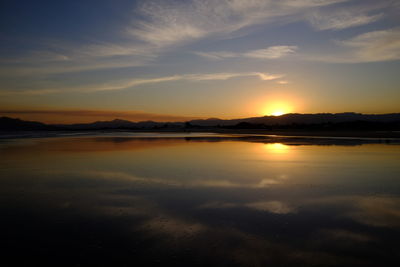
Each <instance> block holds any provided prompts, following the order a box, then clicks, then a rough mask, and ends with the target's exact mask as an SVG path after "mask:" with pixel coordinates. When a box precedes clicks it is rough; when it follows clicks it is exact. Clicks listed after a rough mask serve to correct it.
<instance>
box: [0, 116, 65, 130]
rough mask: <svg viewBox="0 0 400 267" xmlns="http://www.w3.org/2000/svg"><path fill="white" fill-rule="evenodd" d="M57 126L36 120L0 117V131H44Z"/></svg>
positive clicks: (54, 128)
mask: <svg viewBox="0 0 400 267" xmlns="http://www.w3.org/2000/svg"><path fill="white" fill-rule="evenodd" d="M56 129H57V127H55V126H52V125H47V124H44V123H41V122H36V121H23V120H20V119H13V118H8V117H0V130H1V131H46V130H56Z"/></svg>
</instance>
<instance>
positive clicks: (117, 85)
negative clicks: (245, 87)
mask: <svg viewBox="0 0 400 267" xmlns="http://www.w3.org/2000/svg"><path fill="white" fill-rule="evenodd" d="M284 76H285V75H284V74H271V73H263V72H242V73H229V72H223V73H206V74H183V75H172V76H164V77H156V78H145V79H144V78H143V79H129V80H124V81H114V82H112V83H107V84H95V85H93V84H91V85H86V86H85V85H83V86H78V87H68V88H59V89H38V90H19V91H11V90H9V91H4V90H3V91H0V95H44V94H52V93H68V92H80V93H84V92H86V93H88V92H98V91H114V90H125V89H129V88H134V87H138V86H141V85H146V84H157V83H164V82H172V81H188V82H201V81H224V80H228V79H232V78H239V77H258V78H259V79H260V80H262V81H272V80H277V79H280V78H282V77H284Z"/></svg>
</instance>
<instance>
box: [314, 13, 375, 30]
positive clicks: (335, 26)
mask: <svg viewBox="0 0 400 267" xmlns="http://www.w3.org/2000/svg"><path fill="white" fill-rule="evenodd" d="M381 18H383V13H379V14H375V15H368V14H355V13H354V12H349V11H347V10H342V11H340V12H333V13H328V12H325V13H320V12H315V13H313V14H312V15H310V16H309V18H308V20H309V22H310V23H311V25H312V26H314V27H315V28H316V29H318V30H342V29H347V28H351V27H356V26H361V25H365V24H369V23H372V22H375V21H378V20H379V19H381Z"/></svg>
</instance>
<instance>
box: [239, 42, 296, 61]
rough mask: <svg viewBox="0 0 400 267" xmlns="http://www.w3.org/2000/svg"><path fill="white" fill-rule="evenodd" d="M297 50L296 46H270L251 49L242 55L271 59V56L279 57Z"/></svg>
mask: <svg viewBox="0 0 400 267" xmlns="http://www.w3.org/2000/svg"><path fill="white" fill-rule="evenodd" d="M296 50H297V46H287V45H280V46H271V47H268V48H266V49H259V50H253V51H250V52H247V53H244V54H243V56H245V57H251V58H260V59H272V58H281V57H284V56H286V55H289V54H292V53H294V52H295V51H296Z"/></svg>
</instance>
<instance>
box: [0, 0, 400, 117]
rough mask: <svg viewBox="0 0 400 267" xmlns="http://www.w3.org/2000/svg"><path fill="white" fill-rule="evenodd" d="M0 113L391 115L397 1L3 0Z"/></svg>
mask: <svg viewBox="0 0 400 267" xmlns="http://www.w3.org/2000/svg"><path fill="white" fill-rule="evenodd" d="M0 20H1V22H0V27H1V28H0V40H1V42H0V47H1V49H0V51H1V54H0V56H1V59H0V80H1V83H0V115H5V116H10V117H18V118H23V119H31V120H38V121H44V122H51V123H59V122H68V123H69V122H84V121H85V122H88V121H96V120H108V119H114V118H121V119H128V120H132V121H140V120H158V121H177V120H186V119H191V118H208V117H219V118H239V117H249V116H262V115H271V114H274V115H279V114H283V113H288V112H296V113H319V112H349V111H353V112H361V113H391V112H400V108H399V107H400V61H399V60H400V1H396V0H393V1H390V0H380V1H376V0H279V1H278V0H231V1H229V0H191V1H189V0H186V1H184V0H180V1H179V0H175V1H170V0H164V1H162V0H160V1H153V0H141V1H128V0H117V1H116V0H113V1H111V0H92V1H90V0H80V1H78V0H76V1H73V0H68V1H64V0H58V1H54V0H53V1H50V0H48V1H44V0H37V1H32V0H25V1H23V0H13V1H11V0H8V1H1V3H0Z"/></svg>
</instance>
